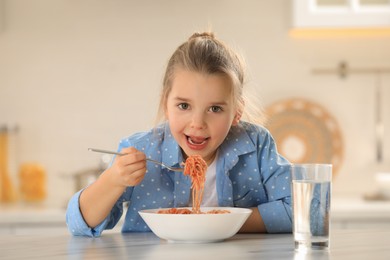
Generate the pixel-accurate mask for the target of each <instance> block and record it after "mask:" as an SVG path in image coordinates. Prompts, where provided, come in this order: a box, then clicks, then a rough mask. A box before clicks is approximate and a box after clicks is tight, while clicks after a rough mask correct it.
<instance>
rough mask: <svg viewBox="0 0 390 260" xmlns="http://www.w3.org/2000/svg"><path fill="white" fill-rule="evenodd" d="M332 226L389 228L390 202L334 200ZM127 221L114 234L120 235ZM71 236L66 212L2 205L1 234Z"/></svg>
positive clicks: (45, 208)
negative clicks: (68, 230) (66, 220)
mask: <svg viewBox="0 0 390 260" xmlns="http://www.w3.org/2000/svg"><path fill="white" fill-rule="evenodd" d="M331 220H332V226H333V227H335V228H344V229H355V228H359V229H362V228H367V229H373V228H379V229H382V228H389V229H390V201H383V200H378V201H375V200H365V199H363V198H361V197H357V196H355V197H336V198H334V199H333V200H332V213H331ZM122 222H123V219H122V220H121V221H120V223H118V225H116V227H115V228H114V231H120V229H121V226H122ZM35 233H64V234H65V233H67V229H66V224H65V209H64V208H48V207H45V206H44V205H31V204H27V205H25V204H15V205H0V234H35Z"/></svg>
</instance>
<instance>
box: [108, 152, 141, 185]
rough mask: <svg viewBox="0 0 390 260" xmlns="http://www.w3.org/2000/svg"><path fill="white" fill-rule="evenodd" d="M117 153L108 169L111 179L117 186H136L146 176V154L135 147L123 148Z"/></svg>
mask: <svg viewBox="0 0 390 260" xmlns="http://www.w3.org/2000/svg"><path fill="white" fill-rule="evenodd" d="M120 152H121V153H126V154H125V155H117V156H116V157H115V160H114V162H113V164H112V166H111V167H110V168H109V169H108V174H109V176H110V177H109V179H110V180H111V181H112V183H113V184H114V185H115V186H120V187H124V188H125V187H127V186H136V185H138V184H139V183H141V181H142V180H143V179H144V177H145V173H146V156H145V154H144V153H143V152H141V151H138V150H137V149H135V148H134V147H129V148H125V149H122V150H121V151H120Z"/></svg>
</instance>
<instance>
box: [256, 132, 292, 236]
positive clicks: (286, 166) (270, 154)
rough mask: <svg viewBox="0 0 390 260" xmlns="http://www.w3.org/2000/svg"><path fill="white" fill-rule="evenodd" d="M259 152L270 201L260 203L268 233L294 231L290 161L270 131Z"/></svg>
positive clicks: (260, 210) (264, 182) (264, 183)
mask: <svg viewBox="0 0 390 260" xmlns="http://www.w3.org/2000/svg"><path fill="white" fill-rule="evenodd" d="M261 146H262V149H261V150H260V153H259V160H260V164H261V172H262V175H263V178H264V179H263V185H264V187H265V190H266V193H267V197H268V202H267V203H263V204H260V205H258V209H259V212H260V215H261V217H262V219H263V221H264V224H265V227H266V229H267V232H268V233H290V232H291V231H292V213H291V184H290V182H291V178H290V166H291V165H290V163H289V162H288V161H287V160H286V159H285V158H284V157H283V156H281V155H280V154H279V153H278V151H277V148H276V145H275V142H274V140H273V138H272V136H271V135H270V134H269V133H268V134H267V135H266V136H265V139H264V140H263V143H262V145H261Z"/></svg>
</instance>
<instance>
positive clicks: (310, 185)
mask: <svg viewBox="0 0 390 260" xmlns="http://www.w3.org/2000/svg"><path fill="white" fill-rule="evenodd" d="M291 180H292V187H291V192H292V205H293V206H292V210H293V234H294V241H295V249H296V250H299V251H302V250H303V251H308V250H312V249H320V250H324V249H325V250H327V249H329V235H330V201H331V192H332V165H331V164H292V165H291Z"/></svg>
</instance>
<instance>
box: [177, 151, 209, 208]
mask: <svg viewBox="0 0 390 260" xmlns="http://www.w3.org/2000/svg"><path fill="white" fill-rule="evenodd" d="M206 170H207V164H206V162H205V161H204V160H203V158H202V157H201V156H200V155H193V156H189V157H188V158H187V159H186V162H185V164H184V172H183V173H184V175H189V176H190V178H191V182H192V186H191V188H192V211H193V212H194V213H200V204H201V203H202V199H203V191H204V183H205V181H206Z"/></svg>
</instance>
